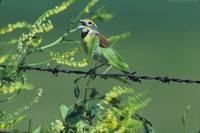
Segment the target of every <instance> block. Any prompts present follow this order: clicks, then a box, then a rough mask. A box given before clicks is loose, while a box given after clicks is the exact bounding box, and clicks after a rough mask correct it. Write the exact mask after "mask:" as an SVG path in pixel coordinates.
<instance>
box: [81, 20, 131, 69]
mask: <svg viewBox="0 0 200 133" xmlns="http://www.w3.org/2000/svg"><path fill="white" fill-rule="evenodd" d="M80 22H81V25H80V26H79V27H78V28H79V29H81V30H82V33H81V39H82V43H81V45H82V48H83V49H84V51H85V53H86V54H87V56H88V58H89V59H94V60H96V61H97V63H98V62H100V63H102V64H104V65H107V66H109V67H108V68H107V69H106V70H105V72H104V73H106V72H107V71H108V70H109V69H110V68H112V67H115V68H117V69H119V70H120V71H122V72H124V73H128V68H129V66H128V64H127V63H126V62H125V61H124V59H123V58H122V57H121V56H120V55H119V54H118V52H117V51H115V50H114V49H113V48H112V46H111V44H109V42H108V41H107V39H106V38H105V37H104V36H103V35H102V34H100V33H99V31H98V29H97V25H96V24H95V23H94V22H93V21H92V20H89V19H83V20H80Z"/></svg>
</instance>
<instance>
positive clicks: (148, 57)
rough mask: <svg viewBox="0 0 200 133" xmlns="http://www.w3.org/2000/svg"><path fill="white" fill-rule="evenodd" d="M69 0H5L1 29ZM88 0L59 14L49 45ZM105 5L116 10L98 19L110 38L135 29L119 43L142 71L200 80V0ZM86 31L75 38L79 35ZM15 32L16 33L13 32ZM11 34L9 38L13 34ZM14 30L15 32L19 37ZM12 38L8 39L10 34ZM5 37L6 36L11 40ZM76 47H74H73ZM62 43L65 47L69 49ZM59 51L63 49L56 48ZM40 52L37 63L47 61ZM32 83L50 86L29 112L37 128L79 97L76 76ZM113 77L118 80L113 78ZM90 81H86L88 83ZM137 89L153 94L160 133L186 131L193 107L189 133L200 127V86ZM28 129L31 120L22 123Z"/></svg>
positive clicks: (27, 95)
mask: <svg viewBox="0 0 200 133" xmlns="http://www.w3.org/2000/svg"><path fill="white" fill-rule="evenodd" d="M62 1H63V0H56V1H55V0H41V1H34V0H3V1H2V2H1V3H0V27H3V26H5V25H6V24H7V23H14V22H16V21H21V20H25V21H28V22H31V23H33V22H34V20H36V19H37V18H38V17H39V16H40V15H41V14H42V13H43V12H44V11H46V10H47V9H50V8H53V7H54V6H55V5H58V4H59V3H61V2H62ZM87 2H88V0H78V1H77V2H76V3H75V4H74V5H73V6H71V7H70V8H69V9H68V10H67V11H65V12H62V13H61V14H59V15H57V16H55V17H53V23H54V24H55V30H54V31H52V32H50V33H48V34H46V35H45V37H46V38H45V42H44V44H47V43H49V42H52V41H53V40H55V39H56V38H58V37H59V36H60V35H62V33H64V32H65V30H66V27H67V24H68V23H69V20H70V18H71V16H74V15H76V14H77V13H78V12H79V11H80V10H81V9H82V8H83V7H84V5H86V4H87ZM100 6H105V7H106V8H107V9H108V10H109V11H110V12H113V13H114V14H115V17H114V19H112V20H111V21H108V22H105V23H101V22H99V21H97V24H98V25H99V30H100V32H101V33H103V34H104V35H105V36H111V35H114V34H118V33H122V32H126V31H129V32H131V34H132V35H131V37H130V38H128V39H127V40H125V41H121V42H119V43H118V44H117V45H115V49H116V50H117V51H119V53H120V54H121V55H122V56H123V57H124V58H125V59H126V61H127V62H128V63H129V64H130V66H131V70H133V71H137V73H138V74H139V75H153V76H156V75H166V76H170V77H177V78H183V79H185V78H186V79H187V78H191V79H200V72H199V68H200V52H199V51H200V37H199V36H200V2H198V0H118V1H117V0H109V1H106V0H101V1H100V2H99V4H98V5H97V7H100ZM79 34H80V32H77V33H75V34H74V35H73V36H72V38H73V39H79V38H80V37H79ZM11 35H13V34H11ZM11 35H9V36H8V37H11ZM15 35H16V34H14V35H13V36H15ZM5 38H6V37H5ZM5 38H4V37H1V38H0V39H2V40H3V39H5ZM69 47H74V46H71V45H70V46H69ZM69 47H68V46H66V45H61V46H60V49H62V50H63V49H66V50H67V49H68V48H69ZM52 50H59V49H52ZM45 57H46V56H45V55H43V54H41V55H38V56H37V55H34V56H33V57H32V58H31V59H30V60H31V62H34V61H37V60H40V61H41V60H43V59H45ZM28 75H29V81H30V82H31V83H33V84H34V85H35V87H36V88H44V93H43V97H42V98H41V99H40V102H39V103H38V104H35V105H34V106H32V108H31V109H30V110H29V111H27V114H29V115H30V116H31V117H32V121H33V124H34V127H36V126H38V125H39V124H45V123H50V122H51V121H53V120H55V119H59V118H60V113H59V106H60V105H61V104H66V105H69V106H70V105H71V104H73V103H74V102H75V101H76V100H77V99H76V98H75V97H74V94H73V87H74V84H73V80H74V79H75V78H76V77H77V76H75V75H70V76H69V75H63V74H60V75H59V76H58V77H55V76H53V75H52V74H49V73H40V72H28ZM111 81H112V82H111ZM111 81H110V80H109V81H107V80H96V81H94V82H93V83H92V85H91V86H97V89H98V90H99V91H100V92H101V93H104V92H105V91H106V90H108V89H109V88H111V86H113V85H116V84H121V83H118V82H117V81H114V80H111ZM82 84H83V85H84V81H82ZM133 86H134V88H136V89H137V90H139V91H145V92H147V94H148V96H149V97H151V98H152V101H151V103H150V104H149V105H148V106H147V107H146V108H145V109H144V110H143V115H144V117H146V118H147V119H149V120H150V121H151V122H152V123H153V127H154V128H155V130H156V132H157V133H182V132H183V126H182V124H181V117H182V115H183V112H184V111H185V109H186V106H187V105H191V107H192V108H191V111H190V113H189V116H188V117H189V118H188V121H187V124H188V131H189V132H190V133H197V132H198V130H199V129H200V126H199V125H200V106H199V105H200V103H199V98H200V86H199V85H189V84H177V83H170V84H163V83H160V82H157V81H144V82H142V83H141V84H139V83H134V84H133ZM35 94H36V90H35V91H31V92H23V93H22V94H21V95H20V96H18V97H17V99H16V102H10V103H9V105H5V104H1V109H5V110H9V111H10V112H14V111H15V110H16V109H19V108H21V107H24V105H26V104H28V103H30V101H31V99H33V97H34V95H35ZM19 126H20V127H23V128H24V129H25V128H26V126H27V122H24V123H23V124H20V125H19Z"/></svg>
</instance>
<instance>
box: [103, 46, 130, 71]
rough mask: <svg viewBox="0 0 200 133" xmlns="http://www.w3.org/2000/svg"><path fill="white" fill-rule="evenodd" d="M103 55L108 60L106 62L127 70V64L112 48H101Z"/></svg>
mask: <svg viewBox="0 0 200 133" xmlns="http://www.w3.org/2000/svg"><path fill="white" fill-rule="evenodd" d="M101 51H102V54H103V56H104V57H105V58H106V59H107V60H108V63H109V64H111V65H112V66H114V67H116V68H118V69H119V70H121V71H124V72H127V71H128V68H129V66H128V64H127V63H126V62H125V61H124V59H123V58H122V57H121V56H120V55H119V54H118V53H117V51H115V50H114V49H113V48H101Z"/></svg>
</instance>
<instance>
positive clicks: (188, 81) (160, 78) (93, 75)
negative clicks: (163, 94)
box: [0, 65, 200, 84]
mask: <svg viewBox="0 0 200 133" xmlns="http://www.w3.org/2000/svg"><path fill="white" fill-rule="evenodd" d="M0 67H3V68H5V67H6V65H0ZM18 71H19V72H25V71H41V72H49V73H52V74H54V75H56V76H57V75H58V74H59V73H64V74H78V75H85V76H90V77H91V78H97V77H98V78H102V79H108V78H125V79H127V80H130V81H134V82H139V83H141V82H142V81H143V80H156V81H160V82H162V83H170V82H174V83H186V84H200V80H192V79H179V78H172V77H168V76H146V75H145V76H144V75H143V76H139V75H137V73H136V72H133V73H128V74H127V73H107V74H102V73H96V71H95V70H94V69H90V70H89V71H80V70H67V69H60V68H58V67H52V68H50V67H47V68H42V67H31V66H19V68H18Z"/></svg>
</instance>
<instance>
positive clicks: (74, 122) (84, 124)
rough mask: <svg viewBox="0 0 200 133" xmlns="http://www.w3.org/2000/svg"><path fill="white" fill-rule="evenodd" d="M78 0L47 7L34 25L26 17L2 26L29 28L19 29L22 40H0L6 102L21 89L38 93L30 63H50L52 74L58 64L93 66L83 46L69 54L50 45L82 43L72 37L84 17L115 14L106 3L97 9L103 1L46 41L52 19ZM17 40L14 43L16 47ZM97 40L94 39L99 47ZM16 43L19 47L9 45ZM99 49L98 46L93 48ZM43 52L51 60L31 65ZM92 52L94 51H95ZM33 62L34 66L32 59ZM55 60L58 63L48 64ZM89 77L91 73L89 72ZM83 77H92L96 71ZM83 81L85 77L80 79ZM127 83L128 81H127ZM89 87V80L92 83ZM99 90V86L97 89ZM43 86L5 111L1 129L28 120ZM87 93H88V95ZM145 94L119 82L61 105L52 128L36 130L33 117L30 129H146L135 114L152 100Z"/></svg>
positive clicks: (0, 114) (93, 0)
mask: <svg viewBox="0 0 200 133" xmlns="http://www.w3.org/2000/svg"><path fill="white" fill-rule="evenodd" d="M75 1H76V0H65V1H64V2H63V3H61V4H60V5H58V6H55V8H53V9H50V10H48V11H46V12H45V13H44V14H42V15H41V16H40V17H39V18H38V19H37V20H36V21H35V22H34V23H32V24H29V23H27V22H25V21H21V22H16V23H14V24H8V25H7V26H5V27H4V28H0V36H4V35H6V34H8V33H12V32H14V31H15V30H17V29H25V30H21V31H20V35H19V36H18V37H17V38H10V39H9V40H7V41H4V42H3V41H2V42H0V46H1V48H0V95H1V96H3V97H7V98H6V99H5V100H2V101H0V104H1V103H6V102H8V103H6V104H9V101H10V100H14V98H15V97H16V96H18V95H19V94H21V92H22V91H24V92H25V93H26V91H31V92H33V91H34V90H35V88H34V86H33V85H32V84H31V83H29V82H28V81H29V80H28V79H27V75H26V73H25V72H26V69H25V68H27V67H29V68H31V67H32V66H38V68H37V69H36V70H39V69H41V68H39V67H41V65H47V64H48V65H47V66H48V67H52V68H54V67H55V69H52V70H54V71H53V72H52V71H51V72H52V73H53V74H56V72H57V71H56V66H63V67H72V68H79V69H80V68H82V67H86V66H88V60H89V59H88V58H81V59H80V58H78V54H79V53H81V51H82V49H81V48H80V47H77V46H76V47H75V48H72V49H71V50H69V49H67V48H66V49H67V51H65V52H60V51H54V50H49V51H50V52H49V51H47V49H49V48H51V47H55V46H57V47H59V44H61V43H66V44H70V43H73V44H76V43H78V44H80V41H79V40H71V38H70V36H69V35H71V34H72V33H73V32H75V31H77V25H78V22H79V19H80V18H82V17H88V18H91V19H92V20H100V21H107V20H110V19H112V18H113V14H111V13H109V12H108V11H107V10H106V9H105V8H104V7H100V8H98V9H97V10H93V8H94V7H95V6H96V4H97V3H98V1H99V0H90V1H89V3H88V4H87V5H86V6H85V7H84V8H83V9H82V10H81V11H80V13H79V14H78V15H77V16H74V17H72V19H71V20H70V24H69V25H68V29H67V30H66V32H65V33H64V34H63V35H62V36H60V37H59V38H58V39H57V40H55V41H53V42H52V43H49V44H44V42H43V40H44V39H45V36H44V34H45V33H48V32H50V31H52V30H53V29H54V24H53V23H52V21H51V17H53V16H55V15H57V14H59V13H61V12H63V11H65V10H67V9H68V8H69V7H70V6H71V5H72V4H73V3H75ZM129 35H130V34H129V33H122V34H120V35H115V36H111V37H110V38H109V39H108V41H109V42H110V43H112V44H115V43H117V42H118V41H120V40H123V39H125V38H126V37H128V36H129ZM14 44H15V45H14ZM95 44H96V45H97V44H98V42H95V43H94V45H95ZM10 45H12V46H14V47H15V49H14V50H13V49H12V48H10V47H8V46H10ZM5 48H8V49H5ZM94 48H95V47H94ZM39 52H44V53H46V55H48V59H47V60H46V59H44V60H45V61H43V62H39V61H38V62H36V63H32V62H31V61H30V60H29V61H27V60H28V57H31V55H32V54H33V53H35V54H37V53H39ZM90 52H91V55H92V54H93V52H94V51H93V49H91V51H90ZM27 62H29V64H28V63H27ZM49 64H54V65H55V66H49ZM88 75H89V76H88ZM88 75H85V76H84V77H85V78H87V77H89V78H88V80H91V75H90V74H88ZM78 79H80V78H78ZM124 83H125V82H124ZM87 85H89V83H87ZM93 90H94V89H93ZM42 92H43V90H42V89H38V91H37V95H36V96H35V97H34V98H33V99H32V101H30V103H29V104H28V105H26V106H24V107H22V108H21V109H19V110H17V111H15V113H13V114H12V113H9V111H6V112H5V111H3V109H1V110H0V130H7V131H19V132H20V130H14V127H13V126H14V125H15V124H17V123H19V122H20V121H22V120H24V119H25V118H27V115H26V113H25V111H26V110H29V109H30V107H32V106H33V104H35V103H37V102H38V101H39V98H40V97H41V96H42ZM86 95H87V93H86ZM144 96H145V95H144V94H143V93H137V92H136V91H135V90H134V89H132V88H130V87H120V86H114V87H113V88H112V89H111V91H109V92H107V93H106V94H105V96H104V97H100V98H96V93H95V94H94V91H93V94H91V97H90V99H87V98H85V99H84V100H79V101H77V102H76V103H75V104H74V105H73V106H71V107H67V106H65V105H62V106H61V107H60V109H61V114H62V118H63V120H55V121H54V122H52V123H51V124H49V125H48V126H42V125H38V128H36V129H35V130H33V128H32V123H31V120H30V122H29V127H28V132H33V133H43V132H55V133H60V132H66V133H68V132H69V133H70V132H77V133H79V132H80V133H84V132H87V133H96V132H99V133H101V132H102V133H104V132H116V133H117V132H120V133H123V132H124V133H125V132H135V131H136V130H137V129H138V128H142V125H143V122H142V121H141V120H138V119H136V118H135V117H134V115H135V113H138V112H140V111H141V109H143V107H144V106H145V105H146V104H147V103H148V101H149V100H148V99H146V98H144Z"/></svg>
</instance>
